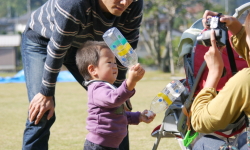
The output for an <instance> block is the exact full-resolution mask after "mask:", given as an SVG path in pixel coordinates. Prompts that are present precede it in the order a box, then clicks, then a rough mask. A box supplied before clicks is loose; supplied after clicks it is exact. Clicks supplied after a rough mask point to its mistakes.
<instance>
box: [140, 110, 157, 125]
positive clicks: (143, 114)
mask: <svg viewBox="0 0 250 150" xmlns="http://www.w3.org/2000/svg"><path fill="white" fill-rule="evenodd" d="M147 113H148V110H144V111H143V112H141V115H140V122H145V123H150V122H152V121H153V120H154V119H155V116H156V114H155V113H153V115H151V116H149V117H148V116H146V114H147Z"/></svg>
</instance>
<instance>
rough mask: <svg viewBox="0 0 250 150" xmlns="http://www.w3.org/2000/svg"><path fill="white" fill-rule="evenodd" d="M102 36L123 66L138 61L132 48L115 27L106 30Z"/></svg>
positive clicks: (131, 64) (129, 65) (128, 65)
mask: <svg viewBox="0 0 250 150" xmlns="http://www.w3.org/2000/svg"><path fill="white" fill-rule="evenodd" d="M102 37H103V39H104V41H105V43H106V44H107V45H108V47H109V48H110V49H111V50H112V52H113V53H114V54H115V56H116V58H117V59H118V60H119V61H120V62H121V64H122V65H123V66H125V67H128V68H129V67H131V66H133V65H135V64H137V63H138V56H137V54H136V53H135V51H134V49H133V48H132V47H131V45H130V44H129V43H128V41H127V40H126V39H125V37H124V36H123V35H122V34H121V32H120V31H119V30H118V29H117V28H116V27H112V28H110V29H109V30H107V31H106V32H105V33H104V35H103V36H102Z"/></svg>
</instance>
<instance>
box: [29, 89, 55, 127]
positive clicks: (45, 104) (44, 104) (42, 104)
mask: <svg viewBox="0 0 250 150" xmlns="http://www.w3.org/2000/svg"><path fill="white" fill-rule="evenodd" d="M54 110H55V104H54V100H53V96H44V95H42V94H41V93H38V94H36V95H35V96H34V98H33V99H32V101H31V103H30V106H29V120H30V122H32V121H35V125H37V124H38V123H39V121H40V120H41V118H42V117H43V115H44V114H45V113H46V112H47V111H49V113H48V116H47V120H49V119H50V118H51V117H52V116H53V114H54Z"/></svg>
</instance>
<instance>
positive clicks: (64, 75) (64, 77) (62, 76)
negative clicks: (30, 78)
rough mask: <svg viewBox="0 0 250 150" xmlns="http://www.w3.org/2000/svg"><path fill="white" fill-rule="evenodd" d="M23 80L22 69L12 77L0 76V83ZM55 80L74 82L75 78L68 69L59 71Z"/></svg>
mask: <svg viewBox="0 0 250 150" xmlns="http://www.w3.org/2000/svg"><path fill="white" fill-rule="evenodd" d="M23 82H25V78H24V71H23V70H21V71H19V72H18V73H17V74H16V75H15V76H13V77H0V83H23ZM57 82H76V79H75V78H74V77H73V75H72V74H71V73H70V72H69V71H61V72H60V73H59V75H58V77H57Z"/></svg>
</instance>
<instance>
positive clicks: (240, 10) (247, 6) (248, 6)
mask: <svg viewBox="0 0 250 150" xmlns="http://www.w3.org/2000/svg"><path fill="white" fill-rule="evenodd" d="M247 9H250V2H248V3H245V4H243V5H241V6H240V7H238V8H236V9H235V13H234V15H233V17H235V18H240V16H241V15H242V14H243V12H244V11H245V10H247Z"/></svg>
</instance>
